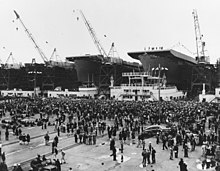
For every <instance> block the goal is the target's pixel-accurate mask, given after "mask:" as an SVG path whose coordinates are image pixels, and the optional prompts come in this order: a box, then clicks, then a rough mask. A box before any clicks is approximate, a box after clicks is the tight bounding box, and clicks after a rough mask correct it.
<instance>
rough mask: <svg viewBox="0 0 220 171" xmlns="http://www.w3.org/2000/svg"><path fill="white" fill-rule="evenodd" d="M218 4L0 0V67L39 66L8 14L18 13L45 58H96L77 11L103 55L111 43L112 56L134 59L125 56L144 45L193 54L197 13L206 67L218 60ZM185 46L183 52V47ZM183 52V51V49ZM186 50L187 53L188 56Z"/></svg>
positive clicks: (186, 0)
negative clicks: (10, 64)
mask: <svg viewBox="0 0 220 171" xmlns="http://www.w3.org/2000/svg"><path fill="white" fill-rule="evenodd" d="M219 7H220V1H219V0H211V1H207V0H0V21H1V25H0V59H1V63H5V62H6V61H7V59H8V57H9V54H10V52H12V54H13V55H12V57H10V59H9V61H8V63H12V62H13V60H12V59H14V62H16V63H19V62H22V63H31V61H32V59H33V58H35V60H36V62H38V63H41V62H43V60H42V58H41V56H40V55H39V53H38V51H37V50H36V49H35V46H34V44H33V43H32V41H31V40H30V38H29V37H28V35H27V34H26V32H25V29H24V28H23V27H22V25H21V23H20V22H19V20H16V16H15V14H14V12H13V10H16V11H17V13H18V14H19V15H20V18H21V20H22V21H23V23H24V24H25V26H26V28H27V29H28V30H29V32H30V33H31V34H32V36H33V37H34V39H35V40H36V42H37V44H38V46H39V47H40V48H41V49H42V51H43V53H44V54H45V56H46V57H47V59H51V55H52V52H53V49H54V48H56V49H57V55H56V57H54V56H53V57H52V59H56V60H65V57H69V56H78V55H85V54H99V51H98V50H97V48H96V46H95V44H94V42H93V40H92V38H91V36H90V34H89V32H88V30H87V28H86V26H85V23H84V21H83V19H82V17H81V16H80V13H79V10H82V11H83V13H84V15H85V17H86V19H87V20H88V21H89V23H90V25H91V26H92V28H93V30H94V31H95V33H96V36H97V38H98V40H99V41H100V43H101V45H102V46H103V48H104V49H105V51H106V52H107V53H108V52H109V50H110V47H111V43H112V42H114V44H115V49H116V51H117V53H115V56H116V57H117V56H119V57H120V58H122V59H124V60H127V61H134V60H133V59H132V58H130V57H129V56H128V55H127V52H133V51H143V50H144V49H148V47H164V48H165V49H166V48H172V47H178V46H177V45H178V44H181V46H179V47H181V48H180V50H179V51H182V52H184V50H185V52H186V53H188V54H189V55H191V56H193V55H195V52H196V42H195V29H194V21H193V16H192V11H193V9H196V10H197V13H198V17H199V24H200V30H201V33H202V34H203V38H204V41H205V42H206V49H207V52H206V53H207V55H209V57H210V61H211V63H216V60H217V59H218V58H220V50H219V47H220V34H219V32H220V20H219V19H218V17H219V16H220V10H219ZM183 47H185V48H183ZM186 49H187V50H186ZM189 52H190V53H189Z"/></svg>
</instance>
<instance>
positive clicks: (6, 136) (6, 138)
mask: <svg viewBox="0 0 220 171" xmlns="http://www.w3.org/2000/svg"><path fill="white" fill-rule="evenodd" d="M8 137H9V131H8V128H6V131H5V140H6V141H8V140H9V138H8Z"/></svg>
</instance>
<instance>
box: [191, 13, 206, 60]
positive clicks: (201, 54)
mask: <svg viewBox="0 0 220 171" xmlns="http://www.w3.org/2000/svg"><path fill="white" fill-rule="evenodd" d="M192 14H193V19H194V27H195V36H196V51H197V60H198V62H205V63H207V62H209V60H208V57H206V56H205V42H204V41H203V35H202V34H201V32H200V26H199V19H198V15H197V11H196V10H195V9H194V10H193V12H192Z"/></svg>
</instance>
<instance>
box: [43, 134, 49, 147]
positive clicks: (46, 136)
mask: <svg viewBox="0 0 220 171" xmlns="http://www.w3.org/2000/svg"><path fill="white" fill-rule="evenodd" d="M44 139H45V145H48V143H49V140H50V136H49V135H48V132H47V133H46V135H45V136H44Z"/></svg>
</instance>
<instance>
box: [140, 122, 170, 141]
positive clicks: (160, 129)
mask: <svg viewBox="0 0 220 171" xmlns="http://www.w3.org/2000/svg"><path fill="white" fill-rule="evenodd" d="M170 131H171V129H170V128H167V127H165V126H163V125H151V126H148V127H146V128H144V130H143V132H142V133H141V135H142V137H143V138H144V139H145V138H151V137H154V136H156V134H157V133H159V134H160V135H161V133H169V132H170Z"/></svg>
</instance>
